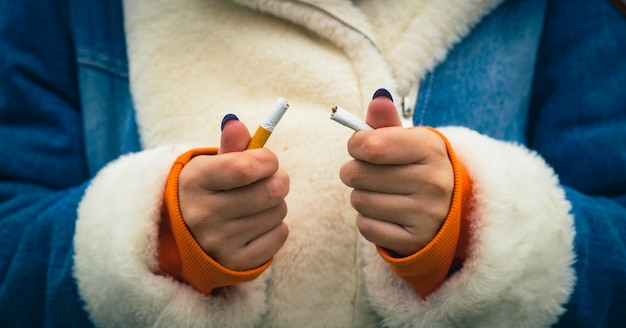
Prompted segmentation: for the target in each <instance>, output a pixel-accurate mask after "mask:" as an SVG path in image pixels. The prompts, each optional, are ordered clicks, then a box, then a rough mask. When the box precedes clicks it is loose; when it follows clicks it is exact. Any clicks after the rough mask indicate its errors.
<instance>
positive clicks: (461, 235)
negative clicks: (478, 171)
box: [377, 128, 472, 298]
mask: <svg viewBox="0 0 626 328" xmlns="http://www.w3.org/2000/svg"><path fill="white" fill-rule="evenodd" d="M429 129H430V130H431V131H433V132H435V133H437V134H438V135H439V136H440V137H441V138H442V139H443V141H444V142H445V144H446V148H447V150H448V157H449V158H450V162H451V163H452V169H453V171H454V191H453V193H452V204H451V206H450V211H449V212H448V216H447V218H446V220H445V222H444V224H443V226H442V227H441V229H440V230H439V232H438V233H437V235H436V236H435V238H434V239H433V240H432V241H431V242H430V243H429V244H428V245H426V246H425V247H424V248H422V249H421V250H419V251H418V252H417V253H415V254H412V255H410V256H407V257H403V258H395V257H393V256H392V255H391V254H390V253H389V252H388V251H387V250H385V249H384V248H382V247H377V249H378V252H379V254H380V255H381V256H382V257H383V258H384V259H385V260H386V261H387V262H389V264H390V266H391V268H392V270H393V271H394V272H396V273H397V274H398V275H399V276H400V277H402V278H403V279H404V280H405V281H406V282H407V283H409V285H411V286H412V287H413V288H415V289H416V290H417V291H418V292H419V294H420V295H421V297H422V298H426V297H427V296H428V295H430V294H431V293H432V292H434V291H435V290H436V289H437V288H438V287H439V286H440V285H441V284H442V283H443V282H444V280H445V279H446V277H447V276H448V274H449V272H450V271H451V269H452V268H453V266H456V265H460V264H461V263H462V262H463V261H464V260H465V257H466V254H467V245H468V242H469V223H468V222H467V219H466V218H467V216H468V215H467V213H468V211H470V210H471V209H470V205H471V204H470V198H471V193H472V186H471V180H470V179H469V177H468V176H467V173H466V172H465V168H464V167H463V165H462V164H461V162H460V161H459V160H458V159H457V158H456V155H455V154H454V151H453V149H452V146H451V145H450V143H449V142H448V139H447V138H446V137H445V136H444V135H443V134H441V133H440V132H439V131H437V130H435V129H432V128H429Z"/></svg>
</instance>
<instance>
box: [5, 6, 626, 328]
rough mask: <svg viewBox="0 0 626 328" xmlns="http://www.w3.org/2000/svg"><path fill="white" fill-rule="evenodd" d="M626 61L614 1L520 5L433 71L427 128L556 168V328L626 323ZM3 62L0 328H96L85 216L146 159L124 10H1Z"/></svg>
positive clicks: (421, 106) (624, 23)
mask: <svg viewBox="0 0 626 328" xmlns="http://www.w3.org/2000/svg"><path fill="white" fill-rule="evenodd" d="M625 52H626V17H624V15H622V14H621V13H620V12H619V11H618V10H617V8H615V7H614V6H613V5H612V4H611V3H610V1H602V2H589V1H574V2H572V1H570V2H567V3H559V2H547V1H539V0H537V1H535V0H526V1H507V2H505V3H503V4H501V5H500V6H499V7H497V8H496V9H494V10H493V11H492V12H491V13H490V14H488V15H487V16H486V17H485V18H484V19H482V21H480V23H478V24H477V25H476V26H475V27H473V29H472V30H471V32H470V33H469V34H468V35H467V36H466V37H465V38H463V39H462V40H461V41H460V42H459V43H458V44H456V45H455V46H454V47H453V48H452V49H451V50H450V52H449V53H448V54H447V57H446V59H445V60H444V61H443V62H441V63H440V64H438V65H437V66H436V67H435V68H434V69H433V70H432V71H430V72H428V73H427V74H426V76H425V77H424V78H423V79H422V81H421V83H420V84H419V92H418V95H419V96H418V98H417V100H416V103H415V105H414V106H413V107H414V108H413V109H412V120H413V123H414V124H415V125H428V126H434V127H450V126H457V127H459V126H460V127H464V128H468V129H470V130H473V131H476V132H478V133H480V134H481V135H482V136H484V137H485V138H487V139H488V140H490V142H491V140H492V141H493V142H495V143H498V144H510V145H519V146H521V147H525V148H527V149H529V150H530V152H529V154H530V155H529V156H530V157H533V158H534V157H540V158H542V159H543V160H545V162H546V163H547V165H548V166H549V167H550V168H552V169H553V170H554V172H555V173H556V175H557V176H558V181H559V182H558V186H559V188H560V189H561V190H562V191H563V192H564V194H565V196H566V199H567V203H568V204H569V205H570V206H571V209H570V210H569V213H570V214H571V217H572V218H573V220H572V222H571V224H572V228H573V230H574V231H575V237H574V240H573V244H572V245H571V246H572V247H571V252H572V253H573V254H574V255H575V258H566V259H564V261H565V262H568V265H570V266H571V267H572V268H573V272H574V273H575V279H573V280H572V282H571V286H569V287H564V288H565V289H568V288H569V290H568V291H566V292H565V294H567V299H566V300H565V301H564V302H562V303H561V304H554V305H553V306H554V308H559V307H561V306H562V307H563V308H564V311H559V310H554V313H558V314H557V315H554V318H553V322H554V323H555V326H558V327H578V326H580V327H590V326H591V327H617V326H619V325H620V324H622V322H623V321H624V319H625V316H626V315H625V314H624V312H623V310H622V309H624V307H626V297H625V296H624V295H623V293H622V291H623V290H625V289H626V219H625V218H626V208H625V207H626V174H625V173H624V169H623V168H624V167H626V128H624V126H626V125H625V124H626V92H624V90H623V86H624V85H626V61H624V60H623V59H622V57H623V55H622V54H623V53H625ZM0 53H1V54H2V56H0V76H1V77H2V78H1V79H0V150H2V151H1V152H0V156H2V160H1V163H2V165H0V277H2V279H1V280H0V286H1V287H0V326H3V327H18V326H20V327H39V326H52V327H56V326H63V327H85V326H92V325H93V323H92V321H91V319H90V318H92V317H93V315H94V314H93V313H91V311H93V306H91V305H86V301H85V300H84V299H83V298H81V293H79V288H78V283H77V276H79V275H80V270H77V269H76V267H75V263H74V260H75V251H76V246H75V244H74V234H75V222H76V220H77V217H78V214H77V208H78V207H79V204H80V202H81V200H82V199H83V196H84V194H85V192H86V190H87V189H88V187H89V186H90V184H91V183H92V179H93V178H94V177H95V176H96V175H97V174H98V173H99V172H100V171H101V170H102V169H103V168H104V167H105V166H106V165H107V164H109V163H110V162H112V161H115V160H117V159H119V158H120V157H121V156H124V155H127V154H131V153H136V152H142V151H146V150H147V149H144V148H145V147H144V146H142V145H143V143H142V140H141V137H140V133H139V132H138V128H137V119H136V112H135V108H134V106H135V105H134V103H133V96H132V95H131V91H130V87H129V63H128V59H127V48H126V39H125V34H124V17H123V9H122V4H121V2H119V1H106V2H98V1H89V0H86V1H48V2H41V1H31V0H22V1H0ZM443 130H444V131H445V128H444V129H443ZM453 130H454V128H453ZM450 133H451V134H454V133H455V132H454V131H451V132H450ZM477 140H482V139H480V138H479V139H477ZM459 145H460V146H459V147H461V146H462V142H459ZM461 153H463V151H461ZM506 155H507V154H506V153H503V156H506ZM467 156H470V154H468V155H467ZM520 173H521V172H520ZM520 182H525V183H526V184H525V185H524V186H525V187H524V188H527V189H530V190H532V186H533V185H534V182H536V181H533V180H530V181H523V177H522V178H520ZM537 185H538V186H539V185H541V184H537ZM512 188H515V187H514V186H512ZM542 191H543V190H536V193H537V194H541V193H542ZM542 201H546V202H550V201H551V200H550V199H544V200H542ZM530 202H531V203H533V204H528V205H529V206H534V205H536V206H541V204H536V203H535V202H536V200H535V199H533V200H531V201H530ZM521 203H524V202H523V201H521ZM516 210H518V209H516V208H512V209H510V211H513V212H514V211H516ZM545 224H546V226H548V225H550V224H551V222H545ZM536 229H538V230H541V229H542V227H536ZM516 237H519V236H511V238H516ZM529 243H530V241H529ZM101 256H103V257H106V256H110V255H109V254H107V252H106V250H102V253H101ZM537 256H541V254H537ZM570 262H573V263H570ZM555 267H558V266H557V265H555ZM77 271H78V273H77ZM528 274H532V272H531V273H528ZM520 288H521V289H523V290H527V291H528V293H529V295H530V294H533V293H537V292H538V291H535V290H533V287H532V286H529V287H528V289H524V288H526V287H525V286H522V287H520ZM518 296H519V295H518ZM501 297H503V301H504V300H505V298H506V297H507V296H506V295H504V296H501ZM531 299H532V298H531ZM87 303H88V302H87ZM382 309H383V310H380V309H379V310H378V311H379V312H381V313H382V312H384V307H383V308H382ZM467 310H468V311H479V312H480V311H484V313H488V312H489V311H490V309H488V308H487V309H478V308H477V309H467ZM561 312H563V313H562V314H561ZM381 313H379V315H381V316H384V315H383V314H381ZM112 315H114V314H112ZM470 317H471V316H470ZM389 325H390V326H391V324H389ZM456 325H458V326H466V325H468V323H467V322H456ZM503 326H525V323H524V322H515V320H513V318H512V320H511V321H510V322H507V323H503Z"/></svg>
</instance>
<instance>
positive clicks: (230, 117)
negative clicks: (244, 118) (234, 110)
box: [222, 114, 239, 131]
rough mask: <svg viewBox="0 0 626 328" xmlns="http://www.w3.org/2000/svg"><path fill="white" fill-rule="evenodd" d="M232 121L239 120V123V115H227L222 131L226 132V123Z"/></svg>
mask: <svg viewBox="0 0 626 328" xmlns="http://www.w3.org/2000/svg"><path fill="white" fill-rule="evenodd" d="M230 120H237V121H239V117H237V115H235V114H226V115H224V118H223V119H222V131H223V130H224V125H226V122H228V121H230Z"/></svg>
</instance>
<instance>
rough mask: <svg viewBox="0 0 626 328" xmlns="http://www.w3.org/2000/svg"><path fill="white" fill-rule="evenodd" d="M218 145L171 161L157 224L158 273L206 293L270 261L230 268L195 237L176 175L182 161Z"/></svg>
mask: <svg viewBox="0 0 626 328" xmlns="http://www.w3.org/2000/svg"><path fill="white" fill-rule="evenodd" d="M215 154H217V148H198V149H192V150H190V151H188V152H186V153H184V154H182V155H180V156H179V157H178V158H177V159H176V161H175V162H174V164H173V166H172V169H171V170H170V173H169V175H168V177H167V184H166V186H165V197H164V207H163V211H164V213H162V216H161V217H162V219H161V223H160V226H159V241H158V252H157V260H158V264H159V270H160V273H161V274H165V275H169V276H172V277H173V278H175V279H177V280H179V281H183V282H186V283H188V284H189V285H191V286H192V287H194V288H195V289H196V290H198V291H199V292H201V293H203V294H206V295H209V294H211V292H212V291H213V290H214V289H215V288H218V287H225V286H232V285H236V284H239V283H243V282H247V281H251V280H254V279H256V278H257V277H258V276H259V275H260V274H261V273H263V271H265V270H266V269H267V268H268V267H269V266H270V264H271V262H272V260H269V261H267V262H266V263H265V264H263V265H262V266H261V267H259V268H256V269H253V270H248V271H233V270H230V269H228V268H226V267H224V266H222V265H220V264H219V263H217V262H216V261H215V260H214V259H212V258H211V257H210V256H209V255H207V254H206V253H205V252H204V250H203V249H202V247H201V246H200V245H199V244H198V242H197V241H196V240H195V238H194V237H193V235H192V234H191V232H190V231H189V229H188V228H187V225H185V221H183V217H182V215H181V211H180V207H179V203H178V178H179V176H180V172H181V170H182V168H183V166H184V165H185V164H187V162H189V161H190V160H191V159H192V158H193V157H194V156H197V155H215Z"/></svg>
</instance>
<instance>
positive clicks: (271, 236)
mask: <svg viewBox="0 0 626 328" xmlns="http://www.w3.org/2000/svg"><path fill="white" fill-rule="evenodd" d="M288 235H289V228H288V227H287V224H286V223H284V222H281V223H280V224H278V225H277V226H276V227H274V228H273V229H271V230H269V231H268V232H266V233H264V234H263V235H261V236H259V237H257V238H255V239H253V240H251V241H250V242H249V243H248V244H247V245H245V246H244V247H242V248H240V249H239V250H237V251H235V256H234V257H233V260H231V261H229V263H222V265H224V266H225V267H227V268H230V269H232V270H238V271H243V270H251V269H254V268H258V267H260V266H261V265H263V264H264V263H265V262H267V261H268V260H269V259H271V258H272V257H273V256H274V254H276V252H278V250H279V249H280V248H281V247H282V246H283V245H284V244H285V241H286V240H287V236H288Z"/></svg>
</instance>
